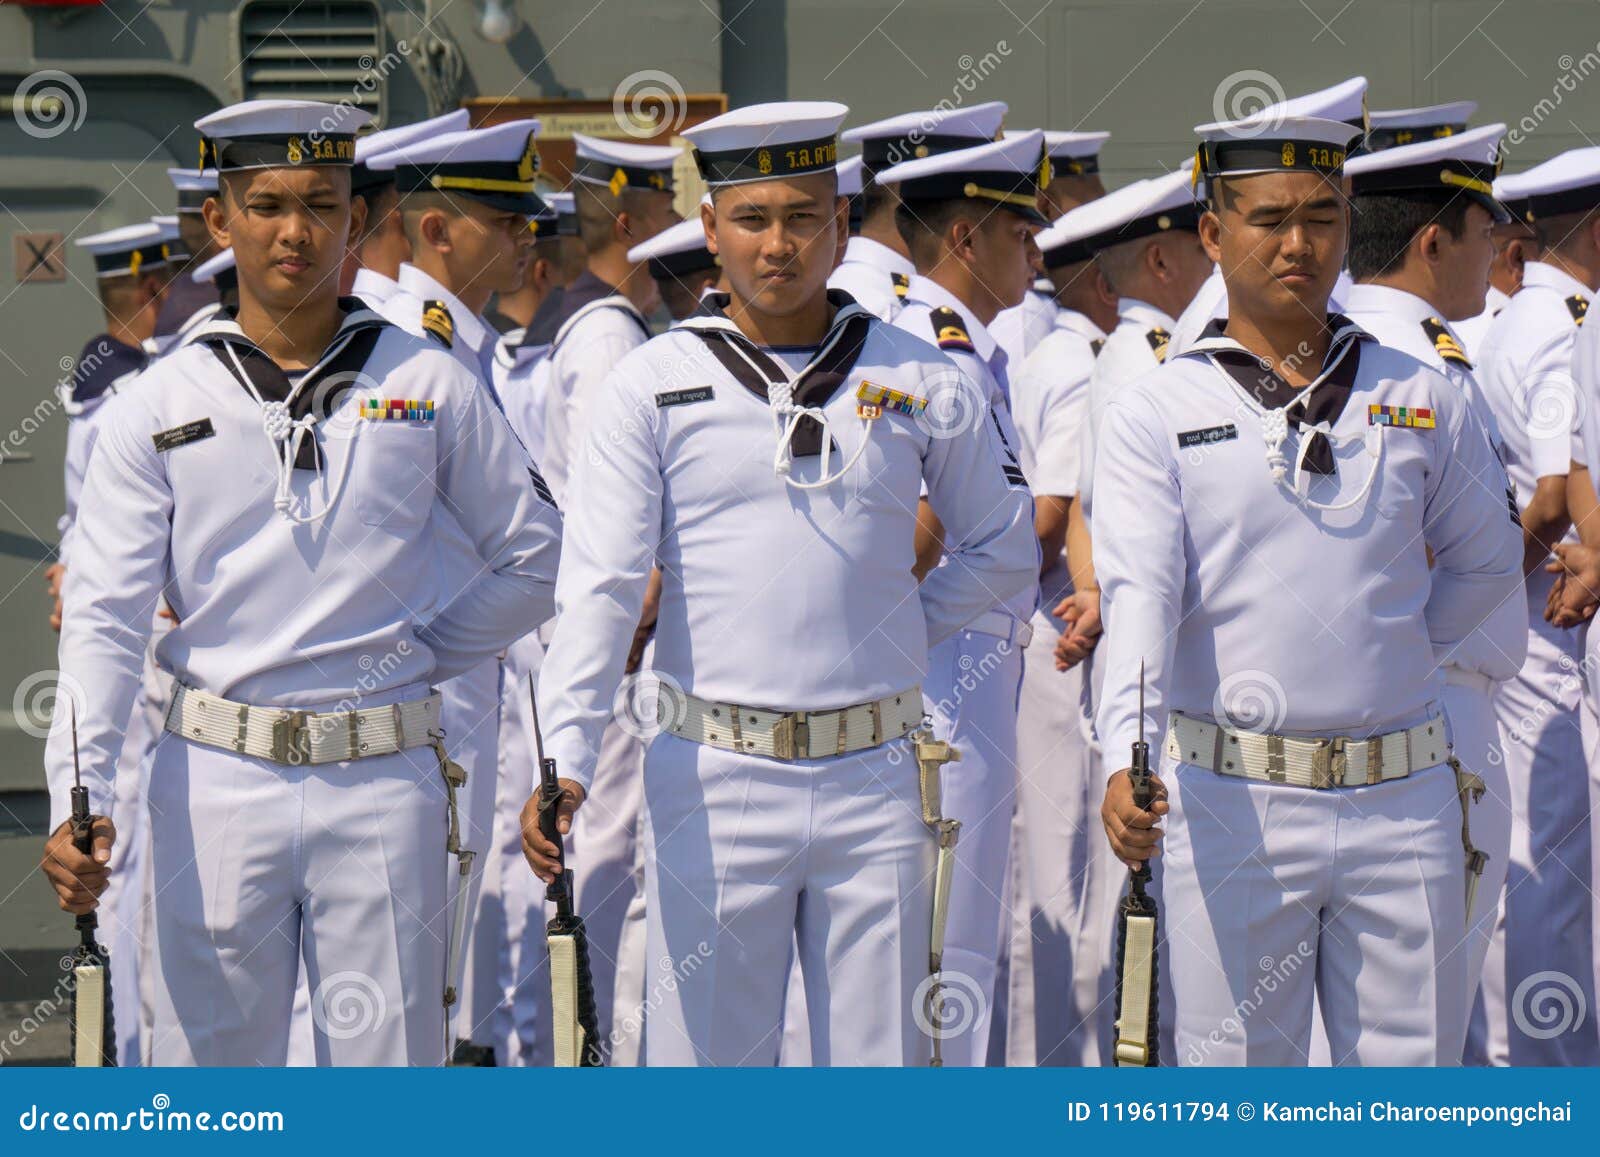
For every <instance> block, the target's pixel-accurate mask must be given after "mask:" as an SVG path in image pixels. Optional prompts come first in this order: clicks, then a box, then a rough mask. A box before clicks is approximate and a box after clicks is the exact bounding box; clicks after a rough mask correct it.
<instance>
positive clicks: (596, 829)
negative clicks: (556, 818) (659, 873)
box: [540, 676, 654, 1049]
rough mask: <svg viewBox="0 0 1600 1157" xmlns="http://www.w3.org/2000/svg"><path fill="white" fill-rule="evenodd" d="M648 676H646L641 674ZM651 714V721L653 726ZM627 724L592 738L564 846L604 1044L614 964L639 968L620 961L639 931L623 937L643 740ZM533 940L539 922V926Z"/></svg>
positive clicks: (624, 969)
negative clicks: (585, 784)
mask: <svg viewBox="0 0 1600 1157" xmlns="http://www.w3.org/2000/svg"><path fill="white" fill-rule="evenodd" d="M645 677H646V678H648V676H645ZM653 723H654V721H653V720H652V721H651V725H652V726H653ZM629 726H630V727H631V730H629V729H627V728H624V727H623V726H622V725H621V724H619V723H617V722H615V721H613V722H612V723H611V724H609V725H608V726H607V727H606V730H605V734H604V735H602V736H601V739H600V755H599V758H598V760H597V761H596V763H595V775H594V782H593V784H591V785H590V788H589V795H588V800H587V802H586V803H585V804H584V805H583V807H582V808H581V809H580V810H579V812H578V814H577V816H576V817H575V818H574V819H573V822H572V833H571V835H570V836H569V838H568V840H567V851H568V855H569V856H570V858H571V867H572V869H573V873H574V880H575V882H576V885H577V887H576V889H575V893H576V894H575V896H574V897H573V899H574V902H575V903H576V905H577V910H578V912H579V913H580V914H581V915H582V916H583V924H584V928H585V930H586V931H587V932H588V936H589V962H590V967H591V968H592V970H593V975H594V997H595V1009H596V1012H597V1013H598V1019H599V1025H600V1036H601V1038H602V1039H603V1040H605V1041H606V1042H607V1043H606V1048H607V1049H609V1048H610V1044H611V1038H612V1024H611V1021H612V1004H613V1001H614V1000H615V997H616V990H617V977H618V973H619V971H620V972H621V973H622V974H623V975H624V977H626V976H628V975H629V974H630V970H631V975H632V976H634V977H639V976H641V975H643V972H644V969H643V967H642V965H641V964H640V963H639V962H638V961H637V959H635V960H634V961H632V962H630V964H629V965H626V966H624V965H622V964H621V958H622V956H623V954H624V953H625V952H626V951H628V950H629V947H631V950H632V951H633V953H634V954H635V956H636V957H637V954H638V953H639V952H640V951H641V950H642V948H643V938H642V937H637V936H635V937H630V938H629V939H628V941H627V945H628V947H625V946H624V936H623V933H624V930H625V929H627V928H628V927H629V921H628V910H629V908H630V907H631V906H632V905H633V904H634V901H635V896H636V893H637V891H638V880H637V878H636V876H635V874H634V866H635V858H636V856H637V851H638V849H637V841H638V838H639V809H640V806H641V802H642V800H643V797H644V789H643V785H642V783H641V777H642V770H641V769H642V767H643V763H644V747H645V744H644V741H643V740H642V739H640V738H639V736H638V734H636V733H637V732H639V731H640V730H641V729H640V727H638V726H636V725H634V723H633V721H632V718H631V716H630V717H629ZM540 932H541V943H542V942H543V938H542V933H543V928H542V927H541V928H540Z"/></svg>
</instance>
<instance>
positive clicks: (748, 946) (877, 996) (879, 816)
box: [644, 734, 959, 1066]
mask: <svg viewBox="0 0 1600 1157" xmlns="http://www.w3.org/2000/svg"><path fill="white" fill-rule="evenodd" d="M644 780H645V800H646V806H647V807H648V809H649V815H650V820H649V828H648V834H649V836H650V839H651V844H652V848H651V854H650V855H649V856H648V857H647V859H646V871H645V884H646V890H647V893H646V906H647V912H648V925H649V954H648V955H649V961H650V966H651V979H650V988H649V992H648V997H647V1004H648V1024H649V1031H648V1033H647V1036H646V1052H647V1057H648V1063H649V1064H651V1065H756V1066H767V1065H772V1064H775V1063H776V1062H777V1059H778V1049H779V1038H780V1036H781V1034H782V1022H783V1007H784V989H785V985H786V983H787V981H788V977H789V965H790V959H791V954H792V953H794V952H795V951H796V950H797V946H798V953H799V958H800V966H801V970H802V973H803V977H804V980H805V987H806V1008H807V1012H808V1017H809V1021H810V1025H809V1030H810V1031H809V1035H810V1040H811V1051H812V1055H813V1058H814V1060H815V1062H816V1063H817V1064H819V1065H921V1064H926V1063H927V1062H928V1059H929V1057H930V1056H931V1037H930V1035H929V1032H928V1031H927V1030H929V1029H930V1028H931V1026H930V1025H929V1024H928V1022H927V1019H926V1016H925V1015H924V1014H923V1012H922V1011H921V1007H922V1006H921V1001H922V1000H923V998H924V996H925V994H926V991H927V980H928V947H929V935H930V930H931V926H932V915H933V912H932V905H933V863H934V851H935V842H934V835H933V833H932V832H931V831H930V830H929V828H928V827H927V825H925V824H924V823H923V822H922V811H921V804H920V801H919V798H918V791H917V769H916V762H915V760H914V759H913V758H912V753H911V746H910V742H909V741H908V740H904V739H901V740H895V741H892V742H891V743H887V744H884V745H882V746H880V747H876V748H873V749H871V750H868V751H863V752H857V753H855V754H851V755H845V756H840V757H837V758H833V759H817V760H806V761H801V762H794V763H786V762H781V761H778V760H772V759H765V758H760V757H755V756H749V755H736V754H734V753H732V752H727V751H721V750H718V749H716V748H712V747H707V746H704V745H702V744H697V743H691V742H689V741H688V740H684V739H679V738H678V737H676V736H673V735H670V734H663V735H660V736H658V737H657V738H656V739H655V741H654V742H653V743H652V744H651V746H650V750H649V754H648V756H647V758H646V761H645V777H644ZM958 851H959V850H958Z"/></svg>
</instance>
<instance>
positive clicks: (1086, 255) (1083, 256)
mask: <svg viewBox="0 0 1600 1157" xmlns="http://www.w3.org/2000/svg"><path fill="white" fill-rule="evenodd" d="M1091 240H1092V238H1089V237H1080V238H1079V239H1078V240H1076V241H1068V242H1067V243H1066V244H1065V245H1057V246H1056V247H1055V248H1054V249H1046V250H1045V251H1044V252H1043V253H1042V254H1041V256H1042V257H1043V258H1044V267H1045V268H1046V269H1060V268H1061V267H1062V266H1063V265H1077V264H1079V263H1080V262H1084V261H1091V260H1093V259H1094V250H1093V249H1091V248H1089V242H1090V241H1091Z"/></svg>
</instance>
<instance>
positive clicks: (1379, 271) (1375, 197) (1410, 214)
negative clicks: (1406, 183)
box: [1348, 191, 1472, 281]
mask: <svg viewBox="0 0 1600 1157" xmlns="http://www.w3.org/2000/svg"><path fill="white" fill-rule="evenodd" d="M1470 204H1472V199H1471V198H1470V197H1462V196H1449V197H1440V196H1439V195H1438V194H1436V193H1425V192H1420V191H1419V192H1415V193H1373V194H1369V195H1366V196H1361V197H1357V198H1355V199H1354V200H1353V201H1352V202H1351V205H1352V208H1351V213H1350V253H1349V258H1348V260H1349V263H1350V276H1351V277H1352V278H1354V279H1355V280H1356V281H1370V280H1372V279H1373V278H1374V277H1382V276H1384V275H1385V274H1389V273H1395V272H1398V271H1399V270H1400V269H1401V268H1402V267H1403V266H1404V265H1405V263H1406V253H1407V252H1408V251H1409V250H1410V248H1411V242H1412V241H1413V240H1415V239H1416V236H1417V234H1418V233H1420V232H1422V230H1423V229H1425V228H1426V227H1427V226H1429V225H1433V224H1437V225H1438V226H1439V227H1440V228H1441V229H1443V230H1444V231H1445V232H1446V233H1448V234H1450V236H1451V237H1455V238H1459V237H1460V236H1461V235H1462V233H1464V232H1465V231H1466V227H1467V206H1468V205H1470Z"/></svg>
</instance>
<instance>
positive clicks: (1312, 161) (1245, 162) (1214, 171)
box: [1196, 137, 1346, 177]
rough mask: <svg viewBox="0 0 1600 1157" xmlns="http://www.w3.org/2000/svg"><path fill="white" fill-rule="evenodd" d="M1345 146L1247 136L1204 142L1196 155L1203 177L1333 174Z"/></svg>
mask: <svg viewBox="0 0 1600 1157" xmlns="http://www.w3.org/2000/svg"><path fill="white" fill-rule="evenodd" d="M1345 151H1346V150H1345V147H1344V146H1343V145H1330V144H1328V143H1327V142H1326V141H1305V140H1291V139H1289V138H1285V137H1251V138H1249V139H1248V140H1237V141H1206V142H1205V143H1203V144H1202V145H1201V146H1200V152H1199V155H1198V157H1197V158H1196V161H1197V165H1198V168H1199V171H1200V172H1201V173H1202V174H1203V175H1204V176H1207V177H1226V176H1227V175H1228V174H1230V173H1260V172H1272V171H1282V172H1292V171H1301V172H1311V173H1322V174H1323V175H1325V176H1335V175H1337V174H1339V173H1341V172H1343V171H1344V160H1345Z"/></svg>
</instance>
